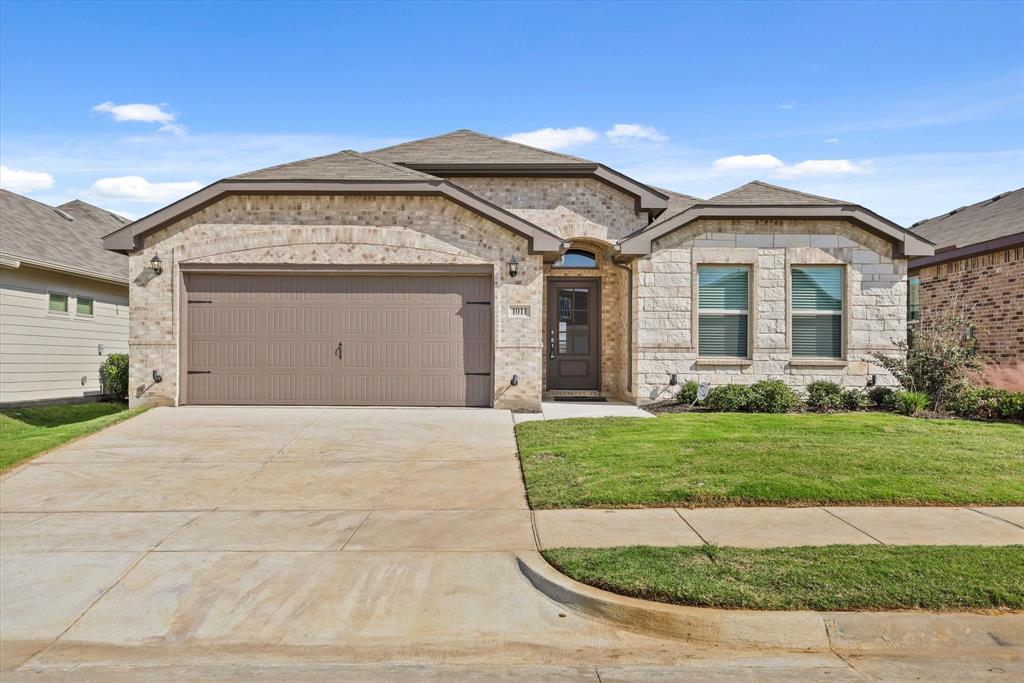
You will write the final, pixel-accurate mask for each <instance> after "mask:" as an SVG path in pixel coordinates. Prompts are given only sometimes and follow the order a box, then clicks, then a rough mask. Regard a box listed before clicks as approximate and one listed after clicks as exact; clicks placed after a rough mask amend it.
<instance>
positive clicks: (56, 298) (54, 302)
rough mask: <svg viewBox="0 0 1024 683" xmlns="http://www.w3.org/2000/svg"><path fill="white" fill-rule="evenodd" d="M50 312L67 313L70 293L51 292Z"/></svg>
mask: <svg viewBox="0 0 1024 683" xmlns="http://www.w3.org/2000/svg"><path fill="white" fill-rule="evenodd" d="M47 310H49V311H50V313H67V312H68V295H67V294H57V293H56V292H50V301H49V304H48V307H47Z"/></svg>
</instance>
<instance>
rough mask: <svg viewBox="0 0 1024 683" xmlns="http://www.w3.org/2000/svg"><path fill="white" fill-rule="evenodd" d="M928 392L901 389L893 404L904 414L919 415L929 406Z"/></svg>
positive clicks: (897, 410)
mask: <svg viewBox="0 0 1024 683" xmlns="http://www.w3.org/2000/svg"><path fill="white" fill-rule="evenodd" d="M928 402H929V399H928V394H926V393H924V392H923V391H900V392H897V393H896V396H895V397H894V400H893V405H894V406H895V408H896V412H898V413H901V414H903V415H918V414H920V413H921V412H922V411H923V410H924V409H925V408H927V407H928Z"/></svg>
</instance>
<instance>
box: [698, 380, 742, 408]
mask: <svg viewBox="0 0 1024 683" xmlns="http://www.w3.org/2000/svg"><path fill="white" fill-rule="evenodd" d="M750 398H751V394H750V387H748V386H746V385H745V384H722V385H720V386H717V387H715V388H714V389H712V390H711V391H709V392H708V397H707V400H706V401H705V402H704V403H705V405H707V407H708V408H710V409H711V410H715V411H718V412H722V413H742V412H745V411H746V410H747V409H748V407H749V405H750Z"/></svg>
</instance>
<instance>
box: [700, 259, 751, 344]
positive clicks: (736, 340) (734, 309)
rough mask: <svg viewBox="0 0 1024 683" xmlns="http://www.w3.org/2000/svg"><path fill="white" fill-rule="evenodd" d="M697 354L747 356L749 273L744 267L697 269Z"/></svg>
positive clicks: (703, 267)
mask: <svg viewBox="0 0 1024 683" xmlns="http://www.w3.org/2000/svg"><path fill="white" fill-rule="evenodd" d="M697 275H698V283H699V290H698V295H697V297H698V307H699V310H698V317H697V324H698V330H697V347H698V348H697V352H698V354H699V355H701V356H717V357H728V358H746V357H747V356H748V349H747V339H748V329H747V324H748V316H749V311H748V306H749V300H750V270H749V269H748V268H747V267H746V266H739V267H736V266H730V267H726V266H699V267H698V271H697Z"/></svg>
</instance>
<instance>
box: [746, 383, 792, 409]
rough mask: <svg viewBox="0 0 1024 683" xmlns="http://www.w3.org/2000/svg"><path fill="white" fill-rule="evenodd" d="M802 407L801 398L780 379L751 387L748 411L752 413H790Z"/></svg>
mask: <svg viewBox="0 0 1024 683" xmlns="http://www.w3.org/2000/svg"><path fill="white" fill-rule="evenodd" d="M799 407H800V397H799V396H798V395H797V393H796V392H795V391H793V390H792V389H790V388H789V386H788V385H787V384H786V383H785V382H783V381H782V380H780V379H764V380H761V381H760V382H755V383H754V384H752V385H751V386H750V398H749V400H748V402H747V410H749V411H750V412H752V413H788V412H791V411H794V410H796V409H797V408H799Z"/></svg>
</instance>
